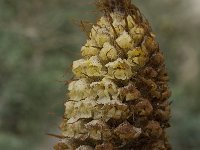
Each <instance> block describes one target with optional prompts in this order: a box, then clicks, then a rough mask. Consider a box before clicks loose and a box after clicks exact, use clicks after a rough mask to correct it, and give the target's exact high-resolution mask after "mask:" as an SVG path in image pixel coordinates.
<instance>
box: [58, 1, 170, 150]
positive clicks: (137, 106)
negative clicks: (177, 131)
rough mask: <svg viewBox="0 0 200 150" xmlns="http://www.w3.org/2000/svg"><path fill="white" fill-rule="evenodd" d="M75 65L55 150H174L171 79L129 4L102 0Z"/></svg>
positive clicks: (143, 22) (142, 22)
mask: <svg viewBox="0 0 200 150" xmlns="http://www.w3.org/2000/svg"><path fill="white" fill-rule="evenodd" d="M98 8H99V9H100V10H101V11H102V12H103V14H104V15H103V16H102V17H101V18H100V19H99V20H98V21H97V23H96V24H94V25H93V27H92V29H91V32H90V35H89V39H88V40H87V42H86V44H85V45H84V46H83V47H82V48H81V54H82V59H80V60H77V61H74V62H73V69H72V71H73V73H74V80H73V81H72V82H71V83H70V84H69V87H68V90H69V93H68V94H69V99H68V100H67V102H66V103H65V114H64V120H63V123H62V125H61V130H62V134H63V138H62V140H61V141H60V142H59V143H58V144H57V145H56V146H55V149H56V150H68V149H69V150H118V149H119V150H170V149H171V148H170V145H169V143H168V140H167V137H166V128H168V127H169V123H168V122H169V118H170V108H169V105H170V104H169V102H168V98H169V97H170V91H169V87H168V84H167V82H168V75H167V71H166V68H165V64H164V58H163V54H162V52H161V51H160V49H159V45H158V43H157V42H156V40H155V35H154V34H153V33H152V31H151V28H150V26H149V24H148V22H147V20H145V19H144V18H143V17H142V15H141V13H140V11H139V10H138V8H137V7H135V6H134V5H133V4H131V2H130V0H100V1H99V2H98Z"/></svg>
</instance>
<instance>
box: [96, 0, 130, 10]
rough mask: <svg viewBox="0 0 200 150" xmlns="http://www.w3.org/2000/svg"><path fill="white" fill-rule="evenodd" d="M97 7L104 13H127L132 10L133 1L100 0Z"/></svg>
mask: <svg viewBox="0 0 200 150" xmlns="http://www.w3.org/2000/svg"><path fill="white" fill-rule="evenodd" d="M97 6H98V7H99V8H100V10H101V11H104V12H113V11H121V12H126V11H129V10H131V8H132V5H131V0H98V1H97Z"/></svg>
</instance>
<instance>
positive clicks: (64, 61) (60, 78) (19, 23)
mask: <svg viewBox="0 0 200 150" xmlns="http://www.w3.org/2000/svg"><path fill="white" fill-rule="evenodd" d="M134 2H135V4H136V5H137V6H138V7H139V8H140V9H141V11H142V12H143V14H144V15H145V16H146V18H147V19H148V20H149V22H150V23H151V25H152V28H153V30H154V32H155V34H156V35H157V39H158V41H159V42H160V46H161V48H162V50H163V52H164V54H165V57H166V64H167V67H168V69H169V74H170V78H171V81H170V86H171V90H172V92H173V95H172V97H171V100H172V101H173V103H172V116H173V117H172V121H171V124H172V127H171V129H170V130H169V136H170V139H171V143H172V144H173V149H174V150H199V148H200V100H199V97H200V72H199V69H200V61H199V56H200V45H199V39H200V19H199V18H200V1H199V0H190V1H188V0H162V1H160V0H151V1H149V0H142V1H141V0H134ZM93 3H94V0H0V149H1V150H27V149H29V150H36V149H37V150H50V149H52V145H53V144H54V143H55V142H56V139H54V138H52V137H49V136H47V135H46V133H57V134H59V131H58V125H59V122H60V120H61V117H62V114H63V111H64V106H63V103H64V101H65V93H66V91H67V87H66V86H65V83H64V81H65V80H66V79H70V77H71V76H72V75H71V70H70V66H71V64H72V61H73V60H75V59H78V58H79V57H80V56H79V51H80V47H81V45H82V44H84V41H85V40H86V37H85V35H84V33H83V32H81V31H80V29H79V27H78V26H77V25H75V22H77V21H79V20H90V21H91V22H94V21H95V20H96V18H97V17H98V15H99V13H97V12H96V11H95V7H94V4H93Z"/></svg>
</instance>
